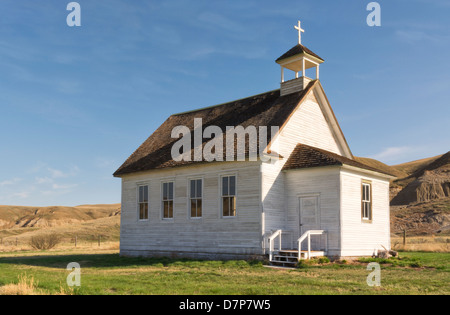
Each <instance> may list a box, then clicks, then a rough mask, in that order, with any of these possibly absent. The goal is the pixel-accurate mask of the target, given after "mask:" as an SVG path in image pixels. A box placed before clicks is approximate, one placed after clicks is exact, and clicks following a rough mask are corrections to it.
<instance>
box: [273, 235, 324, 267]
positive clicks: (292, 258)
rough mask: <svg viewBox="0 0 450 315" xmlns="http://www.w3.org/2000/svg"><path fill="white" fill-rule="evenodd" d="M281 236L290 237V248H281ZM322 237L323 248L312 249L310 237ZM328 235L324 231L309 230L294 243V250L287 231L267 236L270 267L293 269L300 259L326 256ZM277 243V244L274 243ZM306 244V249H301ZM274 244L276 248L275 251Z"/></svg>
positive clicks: (291, 236) (291, 239)
mask: <svg viewBox="0 0 450 315" xmlns="http://www.w3.org/2000/svg"><path fill="white" fill-rule="evenodd" d="M283 235H290V248H283V247H282V245H283ZM322 235H324V236H325V237H324V248H323V249H313V248H312V246H311V237H313V236H314V237H316V236H322ZM327 238H328V235H327V231H325V230H310V231H307V232H305V233H304V234H303V235H302V236H301V237H300V238H299V239H298V240H297V242H296V245H297V248H294V244H293V233H292V232H289V231H283V230H277V231H276V232H274V233H273V234H272V235H270V236H269V238H268V241H269V261H270V264H271V265H272V266H280V267H295V266H296V265H297V264H298V262H299V261H300V260H302V259H308V260H309V259H311V258H312V257H322V256H326V255H327V252H328V240H327ZM276 241H278V242H276ZM305 241H306V242H307V246H306V249H302V248H303V247H302V245H303V242H305ZM275 243H278V248H277V249H275Z"/></svg>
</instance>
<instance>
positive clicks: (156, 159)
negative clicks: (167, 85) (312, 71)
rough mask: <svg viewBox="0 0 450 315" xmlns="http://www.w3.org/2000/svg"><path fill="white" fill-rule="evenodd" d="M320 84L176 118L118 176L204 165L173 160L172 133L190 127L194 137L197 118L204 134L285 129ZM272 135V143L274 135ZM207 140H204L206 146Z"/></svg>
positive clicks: (159, 130)
mask: <svg viewBox="0 0 450 315" xmlns="http://www.w3.org/2000/svg"><path fill="white" fill-rule="evenodd" d="M317 82H318V81H317V80H314V81H311V82H310V83H309V84H308V86H307V87H306V88H305V89H304V90H302V91H300V92H297V93H292V94H289V95H285V96H280V90H275V91H270V92H266V93H263V94H259V95H256V96H252V97H248V98H244V99H241V100H237V101H233V102H230V103H226V104H221V105H216V106H212V107H208V108H203V109H199V110H195V111H190V112H186V113H181V114H175V115H172V116H170V117H169V118H168V119H167V120H166V121H165V122H164V123H163V124H162V125H161V126H160V127H159V128H158V129H157V130H156V131H155V132H154V133H153V134H152V135H151V136H150V137H149V138H148V139H147V140H146V141H145V142H144V143H143V144H142V145H141V146H140V147H139V148H138V149H137V150H136V151H135V152H134V153H133V154H132V155H131V156H130V157H129V158H128V159H127V160H126V161H125V163H124V164H123V165H122V166H121V167H120V168H119V169H118V170H117V171H116V172H115V173H114V176H121V175H125V174H130V173H135V172H141V171H148V170H154V169H163V168H168V167H175V166H183V165H188V164H193V163H202V162H193V161H192V162H187V161H179V162H177V161H174V160H173V159H172V156H171V150H172V146H173V145H174V143H175V142H177V141H178V139H172V138H171V133H172V129H173V128H174V127H176V126H186V127H188V128H189V129H190V130H191V132H192V133H193V130H194V118H201V119H202V120H203V121H202V123H203V130H204V129H205V128H206V127H208V126H218V127H220V128H221V129H222V131H223V132H224V133H225V130H226V127H227V126H242V127H244V128H247V127H248V126H255V127H256V128H257V130H259V126H267V127H269V128H270V127H271V126H279V127H281V126H282V125H283V124H284V123H285V122H286V121H287V120H288V118H289V117H290V115H291V114H292V113H293V111H294V110H295V109H296V107H297V105H298V104H299V103H300V101H301V100H302V99H303V98H304V97H305V96H306V95H307V94H308V93H309V92H310V91H311V90H312V89H313V87H314V86H315V84H316V83H317ZM268 133H269V135H268V136H269V139H268V141H270V140H271V138H270V137H271V135H270V132H268ZM207 140H209V139H207ZM207 140H204V141H205V142H204V143H203V145H204V144H205V143H206V142H207Z"/></svg>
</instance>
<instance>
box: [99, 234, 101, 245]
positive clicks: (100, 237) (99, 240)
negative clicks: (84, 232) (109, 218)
mask: <svg viewBox="0 0 450 315" xmlns="http://www.w3.org/2000/svg"><path fill="white" fill-rule="evenodd" d="M100 238H101V236H100V235H99V236H98V247H100Z"/></svg>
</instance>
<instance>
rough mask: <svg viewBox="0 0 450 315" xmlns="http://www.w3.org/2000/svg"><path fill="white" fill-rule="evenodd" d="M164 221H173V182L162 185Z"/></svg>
mask: <svg viewBox="0 0 450 315" xmlns="http://www.w3.org/2000/svg"><path fill="white" fill-rule="evenodd" d="M162 208H163V219H173V182H168V183H163V184H162Z"/></svg>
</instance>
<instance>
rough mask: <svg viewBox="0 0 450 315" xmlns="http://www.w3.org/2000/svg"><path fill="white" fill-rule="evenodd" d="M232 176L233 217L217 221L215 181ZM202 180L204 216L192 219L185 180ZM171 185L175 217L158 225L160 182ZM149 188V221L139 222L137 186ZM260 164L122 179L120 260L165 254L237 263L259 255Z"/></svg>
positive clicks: (225, 164) (205, 166) (198, 167)
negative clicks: (234, 181) (234, 191)
mask: <svg viewBox="0 0 450 315" xmlns="http://www.w3.org/2000/svg"><path fill="white" fill-rule="evenodd" d="M227 174H228V175H234V174H235V175H236V176H237V201H236V202H237V216H236V217H234V218H222V216H221V208H220V192H219V187H220V186H219V179H220V176H221V175H227ZM190 178H203V217H202V218H201V219H192V218H190V214H189V207H188V181H189V179H190ZM163 180H173V181H174V182H175V192H174V194H175V200H174V218H173V220H163V219H162V210H161V182H162V181H163ZM139 184H148V185H149V199H150V203H149V220H148V221H139V220H138V208H137V195H136V194H137V187H138V185H139ZM259 187H260V163H259V162H246V163H245V162H231V163H228V162H221V163H205V164H201V165H196V166H188V167H178V168H172V169H164V170H155V171H152V172H146V173H141V174H133V175H127V176H124V177H123V179H122V217H121V242H120V252H121V254H123V255H164V256H173V255H178V256H189V257H205V258H214V257H220V258H227V257H230V258H236V257H239V256H240V255H247V256H248V255H253V254H261V203H260V200H261V195H260V190H259Z"/></svg>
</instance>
